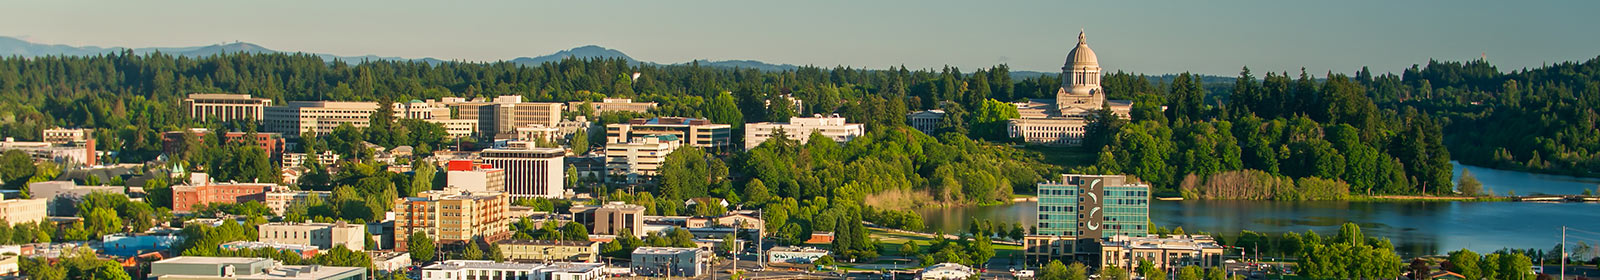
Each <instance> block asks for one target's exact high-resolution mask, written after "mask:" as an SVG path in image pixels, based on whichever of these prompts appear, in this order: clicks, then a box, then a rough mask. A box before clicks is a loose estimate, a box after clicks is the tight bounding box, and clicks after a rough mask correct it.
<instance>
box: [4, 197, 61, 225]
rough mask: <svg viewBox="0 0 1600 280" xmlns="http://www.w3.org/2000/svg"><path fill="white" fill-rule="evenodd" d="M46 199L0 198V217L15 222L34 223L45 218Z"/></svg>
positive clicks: (8, 221)
mask: <svg viewBox="0 0 1600 280" xmlns="http://www.w3.org/2000/svg"><path fill="white" fill-rule="evenodd" d="M45 202H46V199H43V198H34V199H7V200H0V219H5V222H7V223H11V224H13V225H15V224H21V223H32V222H38V221H43V220H44V219H45V217H46V216H45V209H48V208H49V207H45V205H46V204H45Z"/></svg>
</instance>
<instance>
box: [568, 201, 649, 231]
mask: <svg viewBox="0 0 1600 280" xmlns="http://www.w3.org/2000/svg"><path fill="white" fill-rule="evenodd" d="M644 210H645V207H644V206H639V205H633V204H628V203H626V202H621V201H612V202H608V203H606V204H603V205H598V206H590V205H573V206H572V208H571V211H572V220H573V221H574V222H577V223H579V224H583V225H584V226H586V227H588V228H589V233H590V234H603V235H618V234H622V232H624V231H625V230H626V231H627V232H631V233H633V235H634V236H638V237H643V236H645V230H644V228H645V226H644Z"/></svg>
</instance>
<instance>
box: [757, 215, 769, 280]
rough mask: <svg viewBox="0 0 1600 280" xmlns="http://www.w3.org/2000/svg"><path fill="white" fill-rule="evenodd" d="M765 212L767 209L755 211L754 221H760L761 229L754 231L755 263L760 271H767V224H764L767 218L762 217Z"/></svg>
mask: <svg viewBox="0 0 1600 280" xmlns="http://www.w3.org/2000/svg"><path fill="white" fill-rule="evenodd" d="M766 210H767V209H756V219H758V220H761V221H762V223H761V225H762V227H761V229H758V230H756V263H757V264H760V268H761V270H766V269H767V258H766V253H767V245H766V241H767V240H766V239H767V238H766V237H767V234H766V232H767V227H766V225H767V223H766V221H767V218H766V217H765V216H764V214H765V212H766Z"/></svg>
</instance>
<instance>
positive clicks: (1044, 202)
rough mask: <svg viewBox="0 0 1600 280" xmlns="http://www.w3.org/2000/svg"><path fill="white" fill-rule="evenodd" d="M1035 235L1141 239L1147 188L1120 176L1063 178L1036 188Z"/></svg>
mask: <svg viewBox="0 0 1600 280" xmlns="http://www.w3.org/2000/svg"><path fill="white" fill-rule="evenodd" d="M1038 221H1039V222H1038V225H1037V227H1038V229H1037V230H1036V231H1035V234H1038V235H1056V236H1073V237H1078V238H1098V239H1104V238H1109V237H1112V236H1117V235H1127V236H1134V237H1144V236H1146V235H1147V234H1148V232H1149V230H1150V229H1149V225H1150V185H1148V184H1144V183H1142V182H1138V181H1137V180H1130V179H1129V178H1127V177H1126V176H1123V175H1081V174H1065V175H1062V176H1061V181H1056V182H1046V183H1042V184H1039V208H1038Z"/></svg>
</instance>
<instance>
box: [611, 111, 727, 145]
mask: <svg viewBox="0 0 1600 280" xmlns="http://www.w3.org/2000/svg"><path fill="white" fill-rule="evenodd" d="M732 134H733V126H730V125H727V124H715V123H711V120H707V119H694V118H669V117H662V118H650V119H643V118H640V119H633V120H629V121H628V123H618V124H609V125H606V144H608V145H609V144H612V143H627V142H628V141H632V140H633V138H634V137H643V136H650V135H673V136H677V137H678V139H682V140H683V144H684V145H686V146H690V147H696V148H701V149H707V150H711V151H723V150H725V149H727V148H728V147H730V146H732V144H733V143H732V140H731V139H732Z"/></svg>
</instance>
